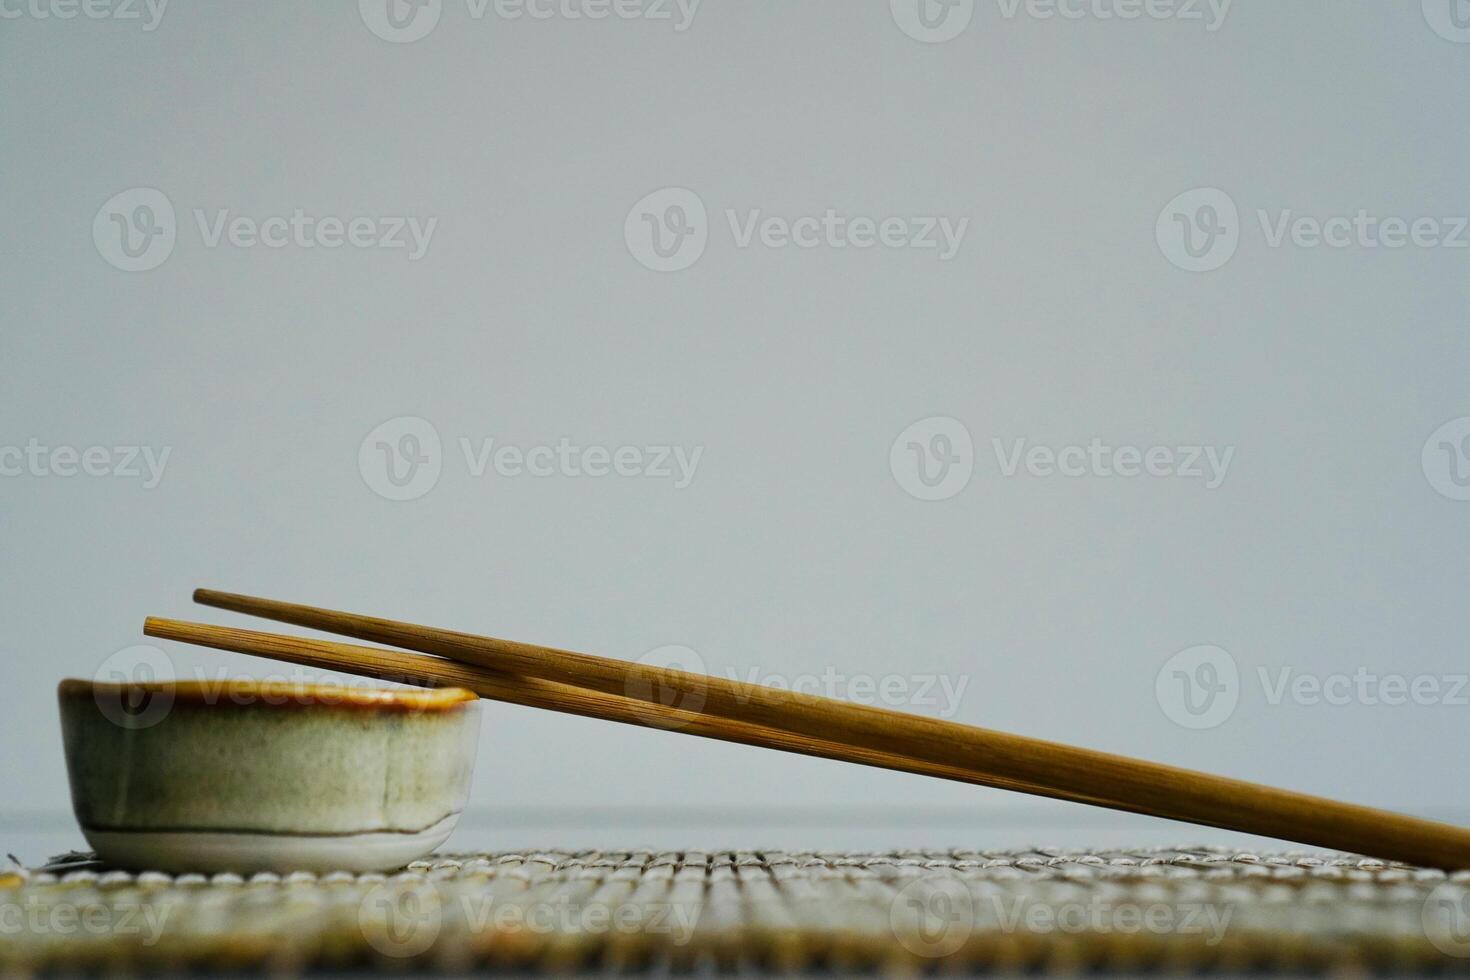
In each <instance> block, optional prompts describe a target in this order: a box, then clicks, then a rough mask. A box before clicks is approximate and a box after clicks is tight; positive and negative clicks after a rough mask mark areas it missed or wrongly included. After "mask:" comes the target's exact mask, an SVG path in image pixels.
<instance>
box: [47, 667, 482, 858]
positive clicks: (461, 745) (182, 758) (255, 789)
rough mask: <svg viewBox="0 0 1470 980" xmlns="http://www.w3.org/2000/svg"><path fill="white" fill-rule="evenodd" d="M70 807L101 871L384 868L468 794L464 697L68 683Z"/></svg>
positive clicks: (437, 831)
mask: <svg viewBox="0 0 1470 980" xmlns="http://www.w3.org/2000/svg"><path fill="white" fill-rule="evenodd" d="M57 693H58V696H59V698H60V701H61V729H62V736H63V740H64V742H65V745H66V763H67V771H68V774H69V776H70V778H71V792H72V805H73V807H74V809H75V810H76V815H77V820H78V821H79V822H80V823H81V825H82V833H83V834H84V835H85V836H86V838H87V841H88V843H90V844H91V845H92V848H93V850H95V851H96V852H97V855H98V857H99V858H101V859H102V860H103V861H104V862H106V863H108V864H111V865H114V866H117V867H120V868H128V869H133V870H156V871H167V872H173V873H178V872H188V871H200V872H219V871H235V872H239V873H242V874H245V873H251V872H257V871H275V872H282V873H284V872H290V871H313V872H327V871H339V870H340V871H352V872H366V871H387V870H392V869H396V868H401V867H403V866H404V865H405V864H408V863H409V862H410V861H415V860H417V859H419V858H422V857H424V856H425V855H427V854H429V853H430V852H431V851H433V850H434V849H435V848H436V847H438V846H439V845H440V844H442V843H444V841H445V839H446V838H448V837H449V833H450V831H451V830H452V829H453V828H454V824H455V822H456V821H457V820H458V818H459V814H460V811H461V810H463V809H464V803H465V799H466V798H467V797H468V795H469V787H470V770H471V769H472V767H473V765H474V758H475V748H476V744H477V742H478V733H479V702H478V701H477V699H476V698H475V695H474V694H472V693H470V692H469V691H462V690H458V689H441V690H391V691H390V690H361V689H357V688H347V687H330V686H324V685H300V684H284V683H266V682H261V683H256V682H243V683H242V682H229V683H223V682H222V683H217V684H216V683H209V682H180V683H129V684H102V683H96V682H93V681H81V680H67V681H62V683H61V687H60V689H59V690H58V692H57Z"/></svg>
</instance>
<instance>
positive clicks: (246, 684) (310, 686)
mask: <svg viewBox="0 0 1470 980" xmlns="http://www.w3.org/2000/svg"><path fill="white" fill-rule="evenodd" d="M125 691H144V692H147V693H150V694H160V695H166V696H170V697H172V698H173V700H175V701H183V702H188V703H192V704H199V705H204V706H208V707H212V708H255V707H272V708H292V707H295V708H318V709H321V708H340V707H345V708H379V709H399V710H411V711H455V710H458V709H461V708H464V707H466V706H468V705H469V704H471V703H474V702H477V701H479V700H480V698H479V695H477V694H475V692H473V691H470V690H466V689H465V688H462V687H416V688H362V687H350V686H348V685H346V684H330V683H320V684H319V683H307V682H298V681H281V680H255V679H252V678H236V679H233V680H226V681H204V680H184V681H116V682H114V681H96V680H84V679H82V678H80V677H68V678H66V679H64V680H62V681H61V683H60V684H58V685H57V687H56V695H57V697H58V698H59V699H60V700H62V701H66V700H80V699H88V698H96V697H103V696H111V697H116V696H118V695H120V694H122V693H123V692H125Z"/></svg>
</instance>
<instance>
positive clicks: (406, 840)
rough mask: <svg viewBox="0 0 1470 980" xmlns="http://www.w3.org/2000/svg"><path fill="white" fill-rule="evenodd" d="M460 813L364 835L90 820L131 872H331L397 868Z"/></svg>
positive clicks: (102, 856) (434, 842)
mask: <svg viewBox="0 0 1470 980" xmlns="http://www.w3.org/2000/svg"><path fill="white" fill-rule="evenodd" d="M458 820H459V814H457V813H454V814H450V815H449V816H447V817H445V818H444V819H443V820H440V821H439V822H438V823H436V824H434V825H433V826H431V827H427V828H425V829H424V830H419V831H413V832H409V833H398V832H394V831H382V832H369V833H361V834H341V835H337V836H330V835H302V834H285V833H270V832H266V833H228V832H223V833H222V832H219V831H202V830H138V831H132V830H124V831H118V830H95V829H93V828H91V827H83V828H82V833H83V834H84V835H85V836H86V838H87V843H89V844H91V845H92V849H93V850H94V851H96V852H97V857H98V859H99V860H101V861H102V862H103V863H105V864H109V865H112V866H114V867H118V868H124V869H127V870H130V871H164V872H167V873H169V874H185V873H188V872H191V871H196V872H201V873H205V874H216V873H219V872H227V871H232V872H235V873H237V874H255V873H257V872H260V871H270V872H274V873H276V874H289V873H290V872H292V871H310V872H312V873H314V874H326V873H329V872H332V871H350V872H352V873H354V874H363V873H366V872H370V871H396V870H397V869H399V868H401V867H403V866H404V865H406V864H408V863H410V862H412V861H417V860H419V859H420V858H423V857H426V856H428V855H429V854H430V853H431V852H432V851H433V850H434V849H435V848H436V847H438V846H439V845H440V844H443V843H444V842H445V841H446V840H448V839H449V832H450V831H451V830H453V829H454V825H455V823H456V822H457V821H458Z"/></svg>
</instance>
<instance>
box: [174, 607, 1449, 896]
mask: <svg viewBox="0 0 1470 980" xmlns="http://www.w3.org/2000/svg"><path fill="white" fill-rule="evenodd" d="M194 599H195V601H196V602H199V603H202V604H204V605H209V606H215V607H218V608H221V609H230V610H234V611H236V612H242V613H247V614H251V615H256V616H261V617H264V618H268V619H274V620H278V621H281V622H287V623H294V624H296V625H298V626H305V627H309V628H313V629H321V630H326V631H329V632H333V633H339V634H342V635H346V636H353V637H357V638H358V639H364V640H369V641H372V642H377V643H387V644H390V645H393V646H399V647H404V648H406V649H411V650H419V651H422V652H425V653H432V654H437V655H439V656H442V657H448V658H450V659H454V660H460V661H464V662H466V663H470V664H475V665H477V666H482V667H488V668H490V669H493V670H499V671H503V672H506V673H513V674H516V675H519V676H522V677H528V678H530V677H535V678H540V679H543V680H548V681H554V682H557V683H561V684H567V685H570V686H573V687H583V688H587V689H590V690H593V691H599V692H602V693H604V694H614V695H620V696H633V697H638V696H640V693H641V692H651V691H657V690H660V689H673V690H675V691H681V692H685V693H689V694H694V695H697V696H698V697H700V698H702V699H703V700H702V704H703V707H702V709H701V713H703V714H713V715H719V716H721V717H724V718H727V719H732V720H736V721H741V722H746V723H750V724H754V725H757V726H759V727H761V728H762V729H766V730H777V731H783V732H788V733H792V734H796V735H802V736H806V737H808V738H811V739H817V740H821V741H825V742H827V743H837V744H841V745H846V746H851V747H853V748H860V749H866V750H871V751H875V752H879V753H883V754H885V755H887V756H889V757H897V758H900V759H909V760H917V761H922V762H926V763H932V764H936V765H940V766H946V767H950V768H953V769H957V770H961V771H963V772H966V773H968V774H972V775H974V776H975V777H976V780H977V781H978V779H979V778H982V777H983V778H986V779H991V780H1007V781H1009V782H1010V783H1012V784H1019V785H1020V786H1033V787H1044V788H1046V789H1047V790H1048V791H1050V792H1051V793H1053V794H1068V798H1074V799H1076V798H1090V799H1098V800H1103V801H1116V802H1104V803H1102V804H1101V805H1106V806H1114V807H1117V808H1119V809H1125V808H1126V809H1129V810H1132V811H1134V812H1139V813H1148V814H1152V815H1154V816H1159V817H1167V818H1169V819H1173V820H1182V821H1185V822H1188V823H1196V824H1202V825H1205V826H1212V827H1221V828H1225V829H1230V830H1237V831H1242V832H1245V833H1251V834H1259V835H1262V836H1265V837H1275V838H1278V839H1282V840H1291V841H1298V842H1301V843H1306V844H1313V845H1317V846H1322V847H1329V848H1334V849H1337V850H1343V851H1348V852H1351V853H1358V854H1371V855H1374V856H1377V857H1383V858H1390V859H1393V860H1398V861H1405V862H1408V863H1411V864H1422V865H1428V866H1433V867H1441V868H1456V869H1459V868H1470V830H1466V829H1465V828H1462V827H1455V826H1451V825H1449V824H1442V823H1437V822H1434V821H1430V820H1423V819H1420V818H1418V817H1411V816H1407V815H1404V814H1397V813H1390V812H1388V811H1384V810H1375V809H1372V808H1369V807H1363V806H1357V805H1355V804H1350V803H1341V802H1338V801H1335V800H1328V799H1323V798H1321V797H1316V796H1310V795H1307V794H1304V793H1296V792H1293V791H1290V790H1283V789H1276V788H1274V787H1269V786H1262V785H1259V784H1255V783H1250V782H1245V781H1243V780H1238V779H1230V778H1227V777H1223V776H1214V775H1210V774H1207V773H1202V772H1195V771H1192V770H1188V769H1180V768H1176V767H1173V766H1165V765H1161V764H1159V763H1154V762H1146V761H1143V760H1139V759H1130V758H1127V757H1124V756H1118V755H1112V754H1109V753H1104V752H1096V751H1093V750H1090V749H1083V748H1077V747H1074V746H1069V745H1062V744H1059V743H1056V742H1046V741H1042V740H1039V739H1033V738H1026V737H1023V736H1019V735H1010V734H1007V733H1004V732H997V731H992V730H989V729H983V728H974V727H971V726H968V725H962V724H959V723H956V722H950V721H943V720H940V719H935V718H926V717H923V716H918V715H909V714H904V713H902V712H897V711H890V710H887V709H884V708H878V707H872V706H868V705H859V704H852V703H849V702H845V701H836V700H833V699H830V698H821V697H817V696H815V695H809V694H798V693H796V692H793V691H787V690H779V689H775V688H766V687H761V686H758V685H741V684H737V683H735V682H732V681H729V680H725V679H723V678H718V677H708V676H703V675H696V674H688V673H685V672H683V671H676V670H669V669H666V668H658V667H650V666H647V665H644V664H636V663H624V662H620V661H613V660H605V659H602V658H600V657H593V656H589V655H587V654H581V653H572V652H570V651H565V650H556V649H553V648H550V647H541V646H534V645H532V644H527V643H518V642H515V641H511V640H500V639H493V638H490V637H483V636H475V635H473V634H469V633H460V632H456V631H453V630H445V629H438V628H435V627H430V626H418V625H413V624H409V623H400V622H395V621H393V620H388V619H380V618H377V617H372V616H362V615H358V614H354V613H345V612H338V611H335V610H329V609H321V608H317V607H313V606H304V605H299V604H296V603H287V602H279V601H276V600H271V599H260V598H255V597H252V596H244V595H237V594H232V593H224V592H216V591H212V590H208V589H200V590H197V591H196V592H195V593H194ZM991 785H993V783H992V784H991ZM1120 803H1121V804H1125V805H1121V806H1120V805H1119V804H1120Z"/></svg>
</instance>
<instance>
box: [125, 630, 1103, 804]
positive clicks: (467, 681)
mask: <svg viewBox="0 0 1470 980" xmlns="http://www.w3.org/2000/svg"><path fill="white" fill-rule="evenodd" d="M143 632H144V633H145V634H146V635H148V636H153V637H157V638H159V639H165V640H178V641H179V642H182V643H192V644H194V645H196V646H205V647H213V648H214V649H217V650H231V651H234V652H236V653H248V654H251V655H254V656H257V657H270V658H273V659H275V660H284V661H286V662H288V663H295V664H303V665H305V666H308V667H320V668H323V669H326V670H336V671H341V672H343V673H349V674H358V675H361V676H365V677H375V678H378V679H380V680H389V681H396V682H398V683H405V684H417V685H421V686H424V687H462V688H465V689H467V690H470V691H474V692H475V693H476V694H478V695H479V696H480V697H482V698H487V699H490V700H493V701H504V702H507V703H509V704H520V705H526V706H528V707H532V708H545V709H548V710H551V711H562V712H566V713H568V714H574V715H581V716H583V717H587V718H599V719H605V720H608V721H617V722H622V723H624V724H629V725H639V726H642V727H645V728H660V729H671V730H676V731H680V732H683V733H686V734H690V735H700V736H702V737H704V738H714V739H720V740H722V741H726V742H738V743H740V744H742V745H754V746H759V747H761V748H770V749H779V750H781V751H784V752H795V753H799V754H802V755H810V756H817V757H820V758H825V759H836V760H838V761H841V762H854V763H858V764H860V765H866V766H876V767H878V768H880V769H893V770H897V771H899V772H909V773H916V774H918V775H923V776H935V777H938V778H940V779H953V780H956V781H959V782H964V783H971V784H975V785H980V786H991V787H994V788H997V789H1007V790H1016V791H1019V792H1025V793H1032V794H1035V795H1038V796H1047V797H1051V798H1053V799H1061V800H1067V801H1069V802H1074V803H1090V804H1093V805H1097V806H1112V807H1115V808H1117V809H1124V810H1127V809H1131V808H1129V807H1127V806H1126V805H1123V804H1115V803H1113V802H1110V801H1107V800H1104V799H1101V798H1093V797H1082V796H1076V795H1072V794H1064V793H1060V792H1053V791H1051V790H1049V789H1047V788H1046V787H1041V786H1032V785H1029V784H1025V783H1017V782H1014V781H1012V780H1006V779H997V778H992V777H988V776H986V775H984V774H978V773H972V772H969V771H967V770H964V769H959V768H956V767H953V766H943V765H936V764H934V763H929V762H924V761H921V760H917V759H906V758H903V757H901V756H893V755H889V754H887V753H883V752H874V751H871V750H869V749H861V748H855V747H853V746H849V745H842V744H839V743H834V742H828V741H826V740H824V739H814V738H808V737H807V736H804V735H797V734H794V733H792V732H784V731H781V730H779V729H771V728H764V727H762V726H760V725H752V724H749V723H746V722H741V721H735V720H733V719H729V718H721V717H719V716H717V715H704V714H700V713H698V712H694V711H685V710H682V709H678V708H672V707H669V706H666V705H662V704H658V703H656V702H649V701H640V700H637V699H635V698H625V697H621V696H618V695H614V694H603V693H600V692H597V691H589V690H586V689H584V688H580V687H573V686H571V685H567V684H558V683H555V682H553V681H544V680H538V679H536V678H526V677H516V676H513V675H510V674H502V673H499V672H498V671H493V670H488V669H486V668H484V667H476V666H473V665H471V664H463V663H459V662H457V661H454V660H445V659H443V658H440V657H431V656H425V655H423V654H415V653H402V652H400V651H398V650H384V649H381V648H379V647H364V646H357V645H355V644H350V643H336V642H332V641H328V640H314V639H307V638H305V637H297V636H281V635H279V634H275V633H259V632H256V631H254V630H242V629H232V628H230V627H226V626H211V625H208V624H205V623H189V622H183V621H180V620H175V619H160V618H158V617H151V616H150V617H149V618H148V619H147V620H146V621H145V622H144V624H143Z"/></svg>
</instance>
